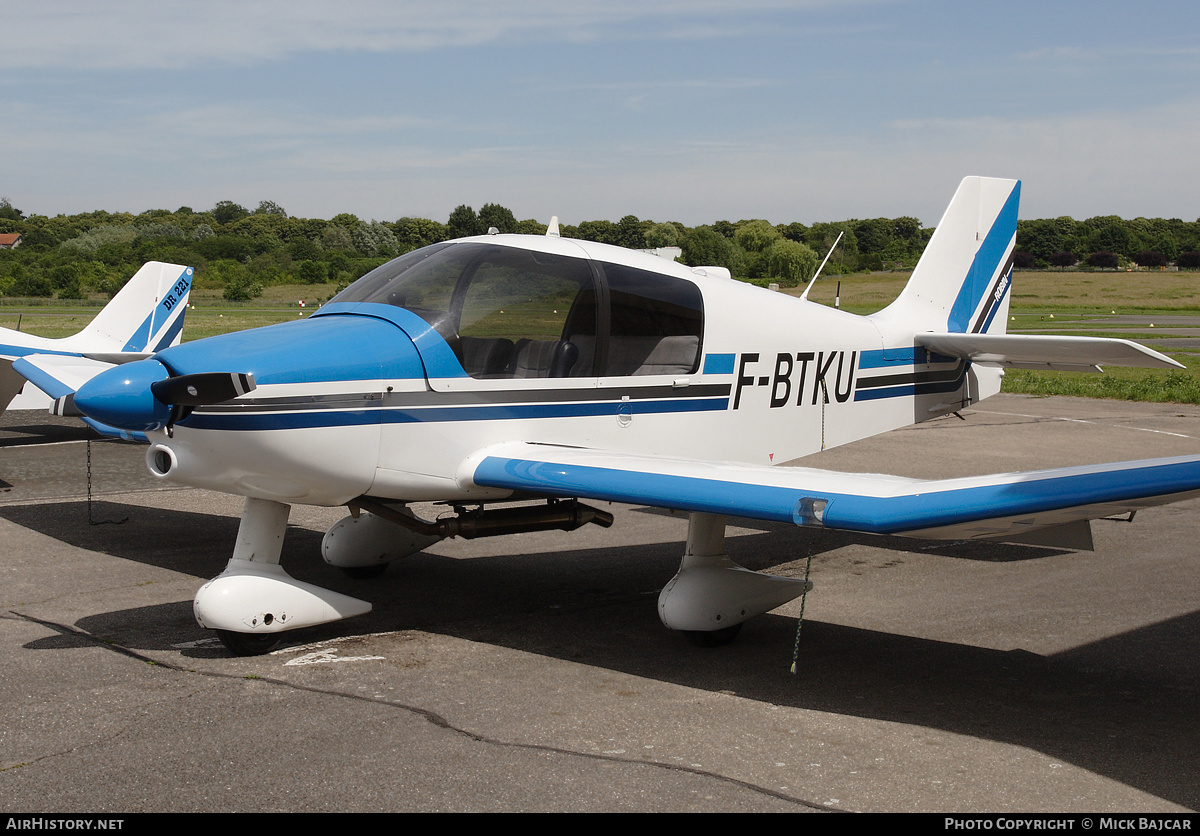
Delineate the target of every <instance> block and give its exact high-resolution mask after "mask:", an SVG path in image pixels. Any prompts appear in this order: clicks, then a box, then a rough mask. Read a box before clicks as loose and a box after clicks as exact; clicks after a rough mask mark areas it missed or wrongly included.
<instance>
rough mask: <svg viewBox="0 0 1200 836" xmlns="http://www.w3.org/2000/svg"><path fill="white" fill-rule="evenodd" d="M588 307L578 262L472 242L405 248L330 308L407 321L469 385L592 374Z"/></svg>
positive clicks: (589, 296)
mask: <svg viewBox="0 0 1200 836" xmlns="http://www.w3.org/2000/svg"><path fill="white" fill-rule="evenodd" d="M595 299H596V294H595V290H594V284H593V279H592V271H591V269H590V268H589V267H588V263H587V261H586V260H584V259H582V258H570V257H567V256H562V255H555V254H553V253H544V252H536V251H532V250H527V249H522V248H516V247H505V246H500V245H496V244H486V243H473V242H472V243H456V244H441V245H434V246H433V247H426V248H424V249H421V250H415V251H414V252H412V253H409V254H408V255H406V256H402V257H401V258H398V259H396V260H394V261H391V262H388V263H387V264H384V265H383V266H382V267H379V268H377V269H375V270H373V271H371V272H370V273H368V274H367V275H365V276H363V277H362V278H361V279H359V280H358V281H357V282H355V283H354V284H353V285H351V286H350V287H348V288H346V289H345V290H344V291H342V292H341V293H339V294H338V295H337V296H335V297H333V299H332V300H330V301H332V302H376V303H382V304H386V305H395V306H397V307H401V308H404V309H406V310H408V311H411V312H412V313H415V314H416V315H418V316H420V317H421V318H422V319H424V320H425V321H426V322H428V323H429V324H430V325H432V326H433V327H434V328H435V329H436V330H437V332H438V333H439V334H441V336H442V337H443V339H445V340H446V342H447V343H448V344H449V345H450V347H451V349H453V350H454V353H455V354H456V355H457V356H458V359H459V361H460V362H461V363H462V364H463V368H464V369H465V370H466V371H467V373H468V374H470V375H472V376H473V377H581V376H587V375H591V374H593V368H594V367H593V357H594V352H595V343H596V302H595Z"/></svg>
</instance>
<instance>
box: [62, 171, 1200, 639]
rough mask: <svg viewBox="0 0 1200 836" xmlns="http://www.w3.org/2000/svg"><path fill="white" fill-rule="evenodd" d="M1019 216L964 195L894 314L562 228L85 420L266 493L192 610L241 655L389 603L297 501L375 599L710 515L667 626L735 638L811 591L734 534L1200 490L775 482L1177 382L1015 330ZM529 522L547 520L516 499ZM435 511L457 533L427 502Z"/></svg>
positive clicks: (981, 528) (1043, 512) (360, 302)
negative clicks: (648, 513) (402, 566)
mask: <svg viewBox="0 0 1200 836" xmlns="http://www.w3.org/2000/svg"><path fill="white" fill-rule="evenodd" d="M1019 193H1020V184H1019V183H1018V182H1016V181H1012V180H997V179H986V178H978V177H971V178H967V179H966V180H964V181H963V182H962V184H961V185H960V187H959V189H958V191H957V193H956V194H955V196H954V199H953V201H952V203H951V204H950V207H949V209H948V210H947V211H946V214H945V216H944V217H943V218H942V221H941V223H940V224H939V225H938V227H937V229H936V231H935V232H934V234H933V237H932V239H931V240H930V242H929V245H928V247H927V249H926V251H925V253H924V255H923V256H922V258H921V260H920V263H919V264H918V265H917V267H916V269H915V270H914V272H913V274H912V277H911V279H910V281H909V283H908V285H907V286H906V288H905V290H904V291H903V293H902V294H901V295H900V296H899V297H898V298H897V299H896V301H895V302H894V303H893V304H891V305H890V306H888V307H887V308H885V309H884V310H882V311H880V312H878V313H876V314H874V315H871V316H856V315H852V314H849V313H845V312H843V311H839V310H835V309H832V308H829V307H826V306H823V305H820V304H817V303H813V302H810V301H808V300H807V299H804V298H794V297H791V296H786V295H783V294H779V293H773V292H771V291H769V290H764V289H760V288H757V287H754V286H751V285H748V284H744V283H741V282H736V281H731V280H730V279H729V278H728V274H727V273H726V272H725V271H722V270H720V269H719V268H704V267H698V268H688V267H685V266H683V265H681V264H677V263H674V262H669V261H666V260H664V259H660V258H657V257H655V256H652V255H648V254H645V253H639V252H634V251H631V250H626V249H621V248H617V247H611V246H605V245H601V244H595V243H589V242H585V241H576V240H568V239H565V238H561V237H558V236H557V234H556V233H557V230H556V229H555V227H554V226H553V225H552V227H551V230H550V234H548V235H547V236H545V237H542V236H522V235H485V236H479V237H475V238H466V239H461V240H456V241H449V242H444V243H441V244H435V245H433V246H430V247H426V248H424V249H420V250H416V251H414V252H411V253H409V254H407V255H404V256H401V257H400V258H398V259H395V260H394V261H391V262H389V263H388V264H385V265H383V266H382V267H380V268H378V269H376V270H375V271H373V272H371V273H369V274H367V275H366V276H364V277H363V278H361V279H360V280H359V281H357V282H356V283H354V284H353V285H351V286H350V287H349V288H348V289H346V290H345V291H343V292H342V293H340V294H338V295H337V296H336V297H334V298H333V299H332V300H331V301H330V302H329V303H328V304H326V305H325V306H324V307H322V308H321V309H320V310H319V311H318V312H316V313H315V314H314V315H313V316H311V317H310V318H308V319H305V320H300V321H296V322H290V323H285V324H281V325H273V326H269V327H266V328H259V329H255V330H250V331H243V332H240V333H233V334H227V335H223V336H218V337H212V338H210V339H206V340H199V341H195V342H190V343H186V344H184V345H180V346H176V347H173V348H169V349H166V350H164V351H160V352H158V353H157V354H155V355H154V357H152V358H150V359H146V360H141V361H138V362H135V363H128V364H125V365H122V366H120V367H119V368H117V369H113V370H111V371H108V372H105V373H103V374H100V375H98V376H96V377H95V378H93V379H92V380H91V381H90V382H88V383H86V384H85V385H83V386H82V387H81V388H80V389H79V390H78V392H77V393H76V395H75V404H76V405H77V406H78V408H79V409H80V410H82V411H83V412H84V414H86V415H88V416H90V417H91V418H92V419H93V420H95V421H98V422H100V423H103V424H106V425H110V426H114V427H119V428H121V429H123V430H125V431H127V432H140V433H144V434H145V435H146V436H147V437H148V439H149V441H150V446H149V449H148V451H147V454H146V461H147V464H148V466H149V468H150V470H151V471H152V472H153V473H154V474H155V475H157V476H158V477H160V478H162V479H164V480H170V481H172V482H177V483H181V484H184V485H191V486H195V487H200V488H208V489H212V490H217V491H223V492H227V493H232V494H236V495H241V496H244V497H245V503H244V508H243V512H242V520H241V526H240V529H239V532H238V537H237V542H236V545H235V546H234V550H233V556H232V558H231V559H230V561H229V563H228V565H227V567H226V569H225V571H224V572H223V573H222V574H221V575H219V576H218V577H216V578H214V579H213V580H211V581H209V582H208V583H206V584H205V585H204V586H203V587H202V588H201V589H200V591H199V592H198V593H197V595H196V599H195V604H194V611H195V615H196V618H197V620H198V622H199V623H200V624H201V625H202V626H204V627H206V628H210V629H214V630H216V631H217V633H218V635H219V636H220V637H221V638H222V640H223V641H224V642H225V644H226V646H228V647H229V648H230V649H231V650H232V651H233V652H235V653H242V654H252V653H261V652H266V651H267V650H268V649H270V648H271V647H272V646H273V645H274V644H275V643H276V642H277V641H278V640H279V638H280V636H281V633H282V632H283V631H286V630H291V629H296V628H300V627H305V626H309V625H314V624H320V623H325V622H330V621H334V620H337V619H341V618H347V617H350V616H354V615H357V614H361V613H364V612H366V611H368V610H369V609H370V604H368V603H366V602H364V601H360V600H357V599H355V598H351V597H348V596H345V595H342V594H338V593H335V592H332V591H329V590H326V589H322V588H319V587H316V586H313V585H309V584H305V583H301V582H298V581H296V580H295V579H293V578H292V577H291V576H289V575H288V574H287V573H286V572H285V571H284V570H283V568H282V567H281V566H280V565H279V559H280V553H281V548H282V541H283V536H284V531H285V528H286V525H287V519H288V515H289V511H290V507H291V505H292V504H294V503H307V504H316V505H326V506H338V505H346V506H348V508H349V509H350V511H351V515H350V516H348V517H346V518H345V519H343V520H341V521H340V522H338V523H336V524H335V525H334V526H333V527H332V528H330V530H329V531H328V532H327V533H326V535H325V539H324V542H323V545H322V551H323V554H324V558H325V560H326V561H327V562H329V563H330V564H332V565H334V566H338V567H341V568H343V569H345V570H347V571H348V572H351V573H356V574H360V575H363V574H365V575H370V574H373V573H375V572H377V571H379V570H381V569H382V568H383V567H384V566H386V564H387V563H388V562H389V561H391V560H395V559H397V558H400V557H402V556H404V555H406V554H411V553H414V552H416V551H418V550H420V549H422V548H425V547H427V546H428V545H429V544H431V543H433V542H436V541H437V540H438V539H439V538H442V537H450V536H464V537H474V536H485V535H490V534H500V533H509V532H517V531H530V530H535V529H551V528H561V529H564V530H571V529H573V528H577V527H579V526H581V525H584V524H586V523H589V522H592V523H598V524H600V525H608V524H610V523H611V521H612V518H611V516H610V515H608V514H607V513H605V512H604V511H602V510H599V509H595V508H591V507H589V506H587V505H585V504H583V503H581V502H580V500H581V499H584V500H586V499H593V500H614V501H618V502H629V503H642V504H647V505H652V506H660V507H665V508H674V509H682V510H686V511H688V512H690V523H689V530H688V538H687V544H686V547H685V553H684V556H683V561H682V564H681V566H680V568H679V571H678V573H677V574H676V575H675V577H674V578H673V579H671V580H670V582H669V583H667V585H666V587H665V588H664V589H663V591H662V593H661V595H660V596H659V600H658V608H659V613H660V616H661V618H662V621H663V622H664V623H665V624H666V625H667V626H668V627H670V628H673V629H676V630H681V631H685V632H686V633H688V634H689V635H691V636H692V637H694V638H696V639H697V640H699V641H700V642H701V643H705V642H707V643H716V642H719V641H723V640H726V639H729V638H731V637H732V635H733V634H734V633H736V631H737V629H738V628H739V627H740V625H741V623H742V622H744V621H745V620H746V619H748V618H751V617H753V616H755V615H758V614H761V613H764V612H766V611H768V610H770V609H773V608H775V607H777V606H779V605H781V604H783V603H785V602H787V601H789V600H791V599H792V598H794V597H796V596H798V595H799V594H800V593H801V592H802V591H803V590H804V588H805V584H804V582H803V581H798V580H796V579H793V578H782V577H776V576H772V575H769V574H764V573H759V572H752V571H749V570H746V569H744V568H742V567H740V566H737V565H736V564H734V563H733V562H732V561H731V560H730V559H729V558H728V557H727V556H725V555H724V553H723V537H724V531H725V519H726V517H727V516H731V515H732V516H744V517H752V518H757V519H764V520H775V521H783V522H791V523H795V524H797V525H804V526H815V527H826V528H835V529H845V530H851V531H863V532H877V533H887V534H907V535H913V536H918V537H934V538H936V537H948V538H954V539H963V538H996V539H1001V540H1012V539H1019V540H1022V541H1025V542H1029V541H1030V540H1031V539H1033V538H1035V537H1037V536H1038V535H1039V534H1040V535H1041V536H1044V537H1054V538H1055V539H1056V540H1057V541H1059V542H1063V541H1071V542H1076V543H1082V542H1083V541H1085V540H1086V538H1087V534H1088V529H1087V525H1088V522H1087V521H1088V520H1090V519H1094V518H1098V517H1103V516H1107V515H1110V514H1114V513H1118V512H1128V511H1132V510H1136V509H1140V508H1143V507H1147V506H1151V505H1156V504H1161V503H1165V502H1171V501H1175V500H1179V499H1183V498H1187V497H1191V496H1196V495H1200V457H1187V458H1177V459H1162V460H1152V461H1140V462H1124V463H1117V464H1111V465H1104V466H1088V467H1076V468H1067V469H1060V470H1051V471H1043V472H1036V473H1023V474H1005V475H999V476H993V477H982V478H967V479H949V480H940V481H919V480H913V479H902V478H898V477H893V476H881V475H857V474H847V473H835V472H829V471H823V470H814V469H805V468H797V467H778V466H775V465H777V464H778V463H781V462H787V461H789V460H792V459H796V458H798V457H800V456H804V455H807V454H809V453H813V452H816V451H818V450H821V449H824V448H828V447H833V446H836V445H839V444H845V443H847V442H850V441H854V440H856V439H860V438H864V437H866V436H870V435H874V434H877V433H882V432H886V431H887V430H891V429H894V428H897V427H902V426H906V425H908V424H912V423H914V422H919V421H925V420H928V419H930V418H935V417H937V416H940V415H944V414H947V413H951V412H954V411H956V410H960V409H962V408H963V407H965V406H967V405H969V404H973V403H976V402H978V401H980V400H982V399H984V398H986V397H988V396H990V395H992V394H994V393H996V392H997V391H999V388H1000V380H1001V377H1002V376H1003V373H1004V371H1003V370H1004V368H1005V367H1006V366H1017V367H1035V368H1052V369H1093V370H1095V369H1096V367H1097V366H1100V365H1138V366H1152V367H1153V366H1157V367H1162V368H1174V367H1178V364H1177V363H1175V362H1174V361H1172V360H1170V359H1169V358H1167V357H1164V356H1163V355H1161V354H1159V353H1157V352H1154V351H1151V350H1149V349H1146V348H1144V347H1141V346H1138V345H1136V344H1134V343H1130V342H1126V341H1122V340H1104V339H1093V338H1082V337H1080V338H1072V337H1041V336H1011V335H1006V334H1005V333H1004V330H1005V323H1006V320H1007V319H1008V317H1007V311H1008V306H1009V299H1010V294H1009V287H1010V282H1011V279H1012V266H1011V265H1012V262H1011V254H1012V249H1013V245H1014V241H1015V238H1016V227H1017V202H1018V197H1019ZM722 274H724V275H722ZM46 368H47V370H49V368H50V367H49V365H47V366H46ZM517 498H519V499H523V500H530V499H535V498H540V499H538V500H537V501H539V502H541V501H542V500H544V502H543V503H542V504H533V505H530V504H528V503H526V504H520V505H514V504H507V505H506V504H499V505H496V503H505V502H506V501H507V500H513V499H517ZM425 501H435V502H441V503H445V504H446V505H447V506H449V507H448V508H447V512H448V515H447V516H444V517H442V518H440V519H437V520H434V521H426V520H422V519H420V518H418V517H417V516H416V515H415V514H414V513H413V512H412V511H411V510H409V508H408V507H407V505H408V504H409V503H413V502H425ZM451 510H453V512H454V513H449V512H450V511H451Z"/></svg>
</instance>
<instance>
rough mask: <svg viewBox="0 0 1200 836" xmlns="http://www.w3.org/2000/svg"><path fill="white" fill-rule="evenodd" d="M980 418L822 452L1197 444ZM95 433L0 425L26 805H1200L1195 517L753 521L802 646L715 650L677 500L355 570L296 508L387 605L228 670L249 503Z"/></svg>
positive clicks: (13, 759)
mask: <svg viewBox="0 0 1200 836" xmlns="http://www.w3.org/2000/svg"><path fill="white" fill-rule="evenodd" d="M963 418H964V419H965V420H959V419H958V418H956V417H949V418H944V419H939V420H936V421H933V422H929V423H926V424H923V425H919V426H916V427H912V428H908V429H905V430H900V431H897V432H894V433H889V434H887V435H885V436H880V437H877V438H874V439H868V440H866V441H863V442H859V443H857V444H853V445H849V446H847V447H843V448H839V449H837V450H830V451H826V452H824V453H821V454H818V455H817V456H814V457H809V458H808V459H805V460H803V461H804V463H805V464H806V465H811V466H822V467H830V468H838V469H847V470H868V471H872V472H888V473H898V474H901V475H909V476H919V477H938V476H953V475H970V474H980V473H991V472H1002V471H1012V470H1025V469H1037V468H1044V467H1055V466H1060V465H1069V464H1083V463H1090V462H1102V461H1115V460H1123V459H1135V458H1152V457H1158V456H1170V455H1182V454H1195V453H1198V452H1200V408H1197V407H1191V406H1178V405H1170V404H1137V403H1124V402H1109V401H1091V400H1083V399H1069V398H1040V399H1039V398H1029V397H1023V396H1010V395H1002V396H997V397H995V398H992V399H990V400H988V401H985V402H984V403H982V404H980V405H978V407H976V408H973V409H970V410H966V411H964V413H963ZM86 438H87V432H86V431H85V430H83V429H82V428H81V427H80V426H79V425H77V424H74V423H72V422H70V421H65V420H61V419H53V418H49V417H47V416H44V415H41V414H36V415H32V416H31V415H30V414H29V413H9V414H7V415H5V416H4V418H3V424H2V426H0V480H3V484H0V542H2V543H3V547H2V550H0V576H2V577H3V579H4V580H3V584H2V585H0V597H2V601H0V631H2V632H0V666H2V670H3V674H2V675H0V706H3V707H2V708H0V712H2V716H3V718H4V722H3V723H2V724H0V799H2V800H3V801H2V802H0V806H2V807H3V809H4V810H5V812H9V813H18V812H47V811H53V812H58V813H63V812H97V813H103V812H111V813H129V812H139V811H534V810H537V811H541V810H545V811H747V812H749V811H780V812H783V811H789V812H802V811H831V812H832V811H868V812H870V811H902V812H908V811H921V812H930V811H971V812H1038V811H1056V812H1096V813H1116V812H1173V811H1185V810H1196V809H1198V808H1200V770H1197V769H1196V767H1195V753H1196V752H1197V751H1200V724H1198V723H1197V722H1196V719H1195V718H1196V717H1197V716H1200V692H1198V686H1200V615H1198V609H1200V583H1198V581H1200V567H1198V565H1197V560H1196V545H1197V540H1198V535H1200V525H1198V521H1197V514H1196V512H1197V510H1198V508H1200V504H1198V503H1197V502H1196V501H1192V502H1187V503H1181V504H1178V505H1173V506H1167V507H1164V508H1160V509H1153V510H1150V511H1145V512H1141V513H1139V514H1138V515H1137V516H1136V518H1135V519H1134V520H1133V521H1132V522H1124V521H1121V522H1116V521H1101V522H1097V523H1095V524H1094V526H1093V531H1094V537H1095V541H1096V550H1095V551H1094V552H1090V553H1089V552H1073V551H1063V550H1058V549H1049V548H1043V547H1033V546H1016V545H1004V544H985V543H963V542H958V543H935V542H929V541H911V540H909V541H906V540H901V539H899V538H873V537H869V536H848V535H840V534H835V533H825V534H819V533H816V532H813V531H809V530H803V529H796V528H792V527H785V526H781V525H768V524H761V523H756V522H751V521H746V520H735V521H731V526H730V528H729V531H728V535H727V541H726V542H727V546H728V551H729V554H730V556H731V557H732V558H733V559H734V560H736V561H738V562H740V563H742V564H743V565H745V566H747V567H748V568H751V569H762V570H768V571H771V572H773V573H777V574H785V575H792V576H797V577H801V576H803V574H804V573H805V570H806V563H807V561H808V559H809V557H810V556H811V559H812V563H811V578H812V580H813V583H814V590H813V591H812V592H811V593H810V594H809V595H808V596H807V598H806V600H804V602H803V607H804V611H803V625H802V629H801V631H800V641H799V645H798V647H797V645H796V638H797V627H798V623H799V616H800V609H801V601H799V600H797V601H795V602H792V603H791V604H789V605H787V606H785V607H782V608H780V609H779V610H776V611H774V612H772V613H770V614H768V615H766V616H763V617H760V618H758V619H755V620H753V621H751V622H749V623H747V624H746V626H745V628H744V629H743V630H742V633H741V635H740V636H739V638H738V640H737V641H735V642H734V643H732V644H730V645H728V646H724V647H719V648H714V649H701V648H694V647H692V646H690V645H689V644H688V643H687V642H686V641H684V640H683V639H682V638H681V637H679V636H678V635H675V634H673V633H671V632H669V631H668V630H666V629H665V628H664V627H663V626H662V625H661V624H660V623H659V621H658V618H657V614H656V611H655V601H656V596H657V594H658V591H659V589H660V588H661V587H662V586H663V585H664V584H665V583H666V582H667V581H668V580H669V579H670V577H671V576H672V574H673V573H674V572H675V569H676V567H677V565H678V562H679V558H680V555H681V554H682V548H683V540H684V537H685V534H686V527H687V524H686V518H685V517H683V516H681V515H675V514H671V513H668V512H664V511H660V510H657V509H649V508H641V507H629V506H611V510H612V511H613V512H614V514H615V516H616V523H615V524H614V526H613V527H612V528H611V529H599V528H596V527H594V526H588V527H586V528H584V529H581V530H580V531H578V532H575V533H572V534H564V533H532V534H521V535H514V536H510V537H501V538H493V539H489V540H474V541H464V540H451V541H444V542H442V543H440V544H438V545H436V546H434V547H432V548H430V549H429V550H427V551H426V552H424V553H422V554H419V555H416V556H413V557H411V558H408V559H405V560H404V561H402V562H399V563H397V564H395V565H393V566H392V567H391V568H390V569H389V570H388V572H387V573H386V574H385V575H383V577H382V578H379V579H376V580H373V581H354V580H350V579H348V578H345V577H343V576H342V575H341V574H339V573H338V572H337V571H336V570H333V569H331V568H330V567H328V566H326V565H325V564H324V563H323V562H322V561H321V559H320V556H319V545H320V539H321V536H322V534H323V532H324V530H325V529H326V528H327V527H328V526H329V525H331V524H332V523H333V522H335V521H336V520H338V519H340V518H341V517H342V516H344V514H345V509H336V508H335V509H327V508H310V507H296V508H294V509H293V511H292V516H291V527H290V529H289V532H288V536H287V539H286V541H285V543H284V556H283V563H284V565H285V567H287V569H288V571H289V572H291V573H292V574H293V575H294V576H295V577H297V578H299V579H301V580H305V581H310V582H313V583H317V584H319V585H321V586H325V587H329V588H332V589H336V590H339V591H342V592H346V593H347V594H350V595H354V596H356V597H360V598H364V599H366V600H370V601H372V602H373V604H374V610H373V611H372V612H371V613H370V614H368V615H366V616H362V617H359V618H356V619H353V620H349V621H345V622H341V623H337V624H333V625H327V626H325V627H319V628H311V629H307V630H302V631H297V632H296V633H295V634H294V635H291V636H289V638H288V641H286V642H285V644H284V645H283V647H282V648H281V649H280V650H279V651H276V652H275V653H272V654H270V655H267V656H262V657H254V658H233V657H231V656H229V654H228V653H227V652H226V651H225V650H224V648H223V647H222V646H221V645H220V644H219V643H218V642H217V641H216V640H215V639H213V638H212V637H211V636H210V635H209V634H208V633H207V632H206V631H204V630H202V629H201V628H200V627H198V626H197V625H196V622H195V621H194V619H193V618H192V614H191V600H192V597H193V595H194V594H195V591H196V589H198V588H199V586H200V584H201V583H203V581H204V580H205V579H207V578H210V577H212V576H215V575H216V574H218V573H219V572H220V571H221V569H222V568H223V567H224V564H225V561H226V560H227V559H228V557H229V555H230V553H231V551H232V548H233V542H234V535H235V533H236V530H237V522H238V514H239V512H240V506H241V500H240V498H238V497H231V496H224V495H220V494H214V493H209V492H205V491H198V490H192V489H181V488H172V487H170V486H168V485H166V484H164V483H161V482H159V481H158V480H156V479H154V478H153V477H151V476H150V475H149V474H148V473H147V472H146V468H145V466H144V463H143V461H142V457H143V452H144V448H142V447H139V446H137V445H129V444H120V443H114V442H103V441H93V442H92V443H91V445H90V462H89V455H88V447H89V445H88V444H87V442H86V441H85V440H84V439H86ZM89 464H90V467H89ZM89 473H90V480H89ZM89 495H90V502H89ZM607 507H608V506H606V508H607ZM794 653H795V658H796V673H795V674H792V673H790V671H789V669H790V667H791V665H792V661H793V654H794Z"/></svg>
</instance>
